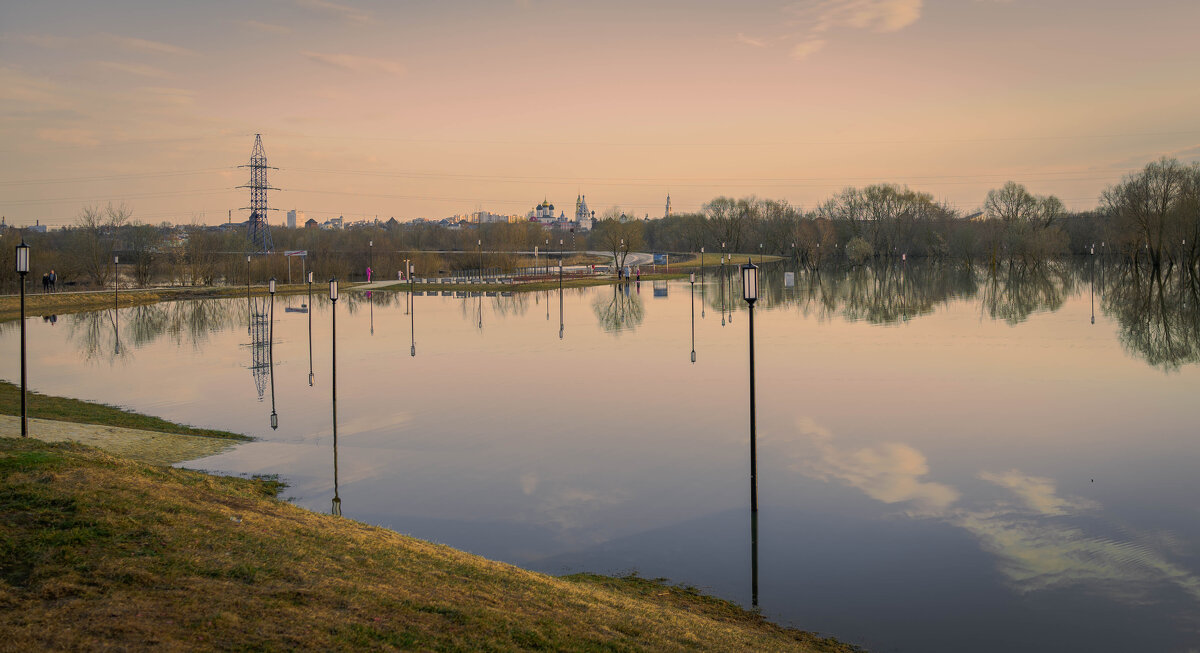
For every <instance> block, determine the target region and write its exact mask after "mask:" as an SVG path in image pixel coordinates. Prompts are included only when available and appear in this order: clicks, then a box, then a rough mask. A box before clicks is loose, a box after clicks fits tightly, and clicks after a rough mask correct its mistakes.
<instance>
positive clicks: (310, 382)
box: [308, 270, 314, 388]
mask: <svg viewBox="0 0 1200 653" xmlns="http://www.w3.org/2000/svg"><path fill="white" fill-rule="evenodd" d="M312 277H313V273H312V270H309V271H308V387H310V388H311V387H312V385H313V379H314V377H313V364H312V314H313V302H312Z"/></svg>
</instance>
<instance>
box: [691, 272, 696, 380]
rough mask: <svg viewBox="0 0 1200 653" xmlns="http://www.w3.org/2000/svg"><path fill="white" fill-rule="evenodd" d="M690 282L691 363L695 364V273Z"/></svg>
mask: <svg viewBox="0 0 1200 653" xmlns="http://www.w3.org/2000/svg"><path fill="white" fill-rule="evenodd" d="M691 282H692V362H693V363H695V362H696V273H695V272H693V273H692V274H691Z"/></svg>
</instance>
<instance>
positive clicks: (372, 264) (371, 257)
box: [367, 240, 375, 281]
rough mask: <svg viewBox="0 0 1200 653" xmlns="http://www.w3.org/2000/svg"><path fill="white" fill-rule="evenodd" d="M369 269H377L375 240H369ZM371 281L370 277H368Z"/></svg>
mask: <svg viewBox="0 0 1200 653" xmlns="http://www.w3.org/2000/svg"><path fill="white" fill-rule="evenodd" d="M367 269H368V270H371V271H372V272H373V271H374V270H375V241H374V240H368V241H367ZM367 281H370V279H367Z"/></svg>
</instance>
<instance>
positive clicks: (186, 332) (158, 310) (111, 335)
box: [63, 299, 249, 362]
mask: <svg viewBox="0 0 1200 653" xmlns="http://www.w3.org/2000/svg"><path fill="white" fill-rule="evenodd" d="M248 310H249V309H248V307H247V305H246V302H244V301H238V300H232V301H231V300H227V299H198V300H192V301H184V302H161V303H158V304H147V305H144V306H134V307H132V308H124V309H121V314H120V317H119V322H117V323H115V324H114V320H113V312H112V311H111V310H109V311H94V312H91V313H74V314H71V315H65V316H63V319H64V320H65V321H66V323H67V329H68V331H69V332H70V340H71V341H72V342H73V343H75V346H76V348H77V350H78V351H79V353H80V354H81V355H82V356H83V358H84V359H85V360H89V361H91V360H108V361H110V362H111V361H115V360H117V359H118V358H127V357H128V356H129V355H130V353H129V352H130V348H138V347H141V346H143V345H146V344H149V343H151V342H154V341H155V340H158V339H159V338H161V337H163V336H164V335H165V336H168V337H170V338H171V340H172V341H173V342H174V343H175V344H177V345H179V344H183V343H185V342H186V343H188V344H191V345H193V346H194V347H198V346H199V345H200V344H202V343H204V342H205V341H207V340H208V337H209V335H210V334H211V333H213V332H216V331H222V330H225V329H228V328H231V327H233V326H234V325H245V324H246V320H247V311H248ZM118 327H119V341H118V339H117V337H118Z"/></svg>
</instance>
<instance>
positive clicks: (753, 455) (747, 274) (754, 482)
mask: <svg viewBox="0 0 1200 653" xmlns="http://www.w3.org/2000/svg"><path fill="white" fill-rule="evenodd" d="M742 298H743V299H745V300H746V304H747V305H749V307H750V308H749V313H750V511H751V512H754V513H757V512H758V461H757V455H758V454H757V451H756V449H755V424H754V411H755V400H754V302H755V301H757V300H758V266H756V265H754V264H753V263H751V262H750V261H749V260H747V261H746V264H745V265H743V266H742Z"/></svg>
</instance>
